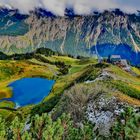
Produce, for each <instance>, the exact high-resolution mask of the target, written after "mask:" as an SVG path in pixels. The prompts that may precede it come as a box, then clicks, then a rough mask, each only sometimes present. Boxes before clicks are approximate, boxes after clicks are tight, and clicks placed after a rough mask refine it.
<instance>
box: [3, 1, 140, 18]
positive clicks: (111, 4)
mask: <svg viewBox="0 0 140 140" xmlns="http://www.w3.org/2000/svg"><path fill="white" fill-rule="evenodd" d="M0 4H1V5H7V6H8V5H10V6H11V7H14V8H17V9H19V10H20V11H21V12H22V13H28V12H29V11H31V10H33V9H34V8H36V7H42V8H45V9H47V10H49V11H51V12H53V13H54V14H56V15H61V16H62V15H64V11H65V8H66V7H67V6H70V7H73V8H74V11H75V12H76V13H77V14H90V13H91V12H92V11H93V10H99V11H103V10H107V9H114V8H120V9H121V10H123V11H125V12H129V13H132V12H136V11H137V10H140V0H0Z"/></svg>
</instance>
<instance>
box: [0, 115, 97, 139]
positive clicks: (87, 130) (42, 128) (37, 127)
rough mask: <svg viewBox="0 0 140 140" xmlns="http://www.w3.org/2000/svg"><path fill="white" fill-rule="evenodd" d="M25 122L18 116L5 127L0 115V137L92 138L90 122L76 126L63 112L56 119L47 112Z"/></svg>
mask: <svg viewBox="0 0 140 140" xmlns="http://www.w3.org/2000/svg"><path fill="white" fill-rule="evenodd" d="M27 123H28V124H27ZM27 123H26V122H25V120H24V121H22V122H21V120H20V118H18V117H16V118H15V119H14V120H13V121H12V123H11V125H10V126H9V127H7V125H8V124H6V122H5V120H4V119H2V118H1V117H0V139H2V140H7V139H11V140H16V139H18V140H31V139H37V140H46V139H47V140H62V139H65V140H73V139H75V140H85V139H86V140H90V139H93V138H94V137H93V133H92V129H93V128H92V125H91V124H89V123H87V122H85V123H84V124H83V126H82V127H80V126H78V125H77V126H76V125H75V124H74V122H73V121H72V120H71V118H70V115H66V114H63V115H62V116H61V117H59V118H57V120H52V118H51V116H50V115H48V114H42V116H39V115H35V116H34V117H32V118H31V120H30V122H27ZM27 126H29V127H27Z"/></svg>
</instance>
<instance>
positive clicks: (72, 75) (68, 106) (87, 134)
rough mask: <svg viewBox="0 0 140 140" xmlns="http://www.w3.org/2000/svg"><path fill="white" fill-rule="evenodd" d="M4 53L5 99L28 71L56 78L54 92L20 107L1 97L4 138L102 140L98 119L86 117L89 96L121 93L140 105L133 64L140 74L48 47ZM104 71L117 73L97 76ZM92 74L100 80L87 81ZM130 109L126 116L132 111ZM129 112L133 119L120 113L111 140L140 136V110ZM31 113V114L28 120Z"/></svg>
mask: <svg viewBox="0 0 140 140" xmlns="http://www.w3.org/2000/svg"><path fill="white" fill-rule="evenodd" d="M0 58H2V59H4V60H1V61H0V99H3V98H10V97H11V96H12V89H9V88H8V87H7V86H8V85H9V83H11V82H13V81H15V80H17V79H20V78H23V77H44V78H47V79H54V80H55V81H56V82H55V85H54V86H53V88H52V90H51V92H50V94H49V95H48V96H47V97H45V98H44V100H43V101H42V102H41V103H39V104H37V105H31V106H26V107H22V108H19V109H14V103H12V102H8V101H3V102H0V115H1V117H0V139H2V140H6V139H13V140H15V139H19V140H28V139H29V140H30V139H31V138H32V139H38V140H43V139H44V140H45V139H48V140H55V139H58V140H59V139H60V140H61V139H66V140H73V139H75V140H90V139H94V138H95V137H96V138H97V139H101V140H102V139H105V138H104V137H102V136H100V135H99V133H98V132H93V129H94V128H93V127H94V125H93V124H92V125H91V124H90V123H89V122H87V120H86V117H85V111H86V108H87V103H88V101H89V100H91V99H95V100H96V98H97V97H98V96H100V95H102V94H105V96H107V97H106V98H109V99H110V98H111V97H117V98H118V99H120V100H121V101H123V102H124V103H129V104H131V105H138V106H139V105H140V79H139V74H140V72H139V69H137V68H134V67H133V68H132V71H133V72H134V73H136V74H137V75H136V76H134V75H133V74H131V73H129V72H126V71H124V70H123V69H121V68H119V67H117V66H114V65H110V64H107V63H105V62H103V63H101V64H99V63H98V62H97V60H95V59H94V58H83V57H82V58H81V57H78V58H79V59H75V58H72V57H69V56H61V55H60V54H58V53H54V52H53V51H51V50H49V49H45V48H42V49H38V50H37V51H35V52H33V53H29V54H20V55H19V54H15V55H11V56H7V55H4V54H0ZM104 71H106V72H108V73H109V74H110V75H113V76H112V77H114V78H111V79H103V80H101V81H97V80H96V81H94V80H95V79H96V78H98V79H99V77H100V76H101V74H102V73H103V72H104ZM88 80H89V81H94V82H92V83H89V84H85V81H88ZM52 110H53V111H52ZM127 111H128V110H126V111H125V113H126V112H127ZM130 112H131V111H130ZM44 113H45V114H44ZM48 113H49V115H48ZM63 113H65V114H63ZM125 113H124V115H123V117H124V116H127V115H125ZM50 114H51V115H50ZM126 114H128V116H127V121H128V123H125V124H120V123H121V121H120V120H121V118H122V116H120V118H118V121H117V123H116V124H115V125H114V126H113V127H112V129H111V135H110V136H109V137H108V139H109V140H112V139H116V140H117V137H118V138H119V139H120V140H125V139H126V140H129V139H130V140H131V139H133V138H134V137H136V138H137V137H138V139H139V135H138V132H139V131H140V130H139V126H140V125H139V119H138V118H139V117H138V115H137V114H135V112H133V113H126ZM29 116H30V117H29ZM15 117H16V118H15ZM14 118H15V119H14ZM26 118H29V121H28V122H27V120H28V119H26ZM132 118H133V119H132ZM26 123H28V124H30V129H29V130H28V131H27V130H25V124H26ZM130 123H131V124H130ZM119 125H120V127H119ZM131 125H132V126H134V127H132V126H131ZM7 126H8V127H7ZM136 127H137V128H138V129H137V130H136V129H135V128H136ZM132 128H134V129H133V130H132ZM23 130H24V131H23ZM129 130H130V131H129ZM130 132H131V133H130ZM128 133H129V134H128ZM132 133H133V135H132V137H130V134H132ZM124 135H125V136H124Z"/></svg>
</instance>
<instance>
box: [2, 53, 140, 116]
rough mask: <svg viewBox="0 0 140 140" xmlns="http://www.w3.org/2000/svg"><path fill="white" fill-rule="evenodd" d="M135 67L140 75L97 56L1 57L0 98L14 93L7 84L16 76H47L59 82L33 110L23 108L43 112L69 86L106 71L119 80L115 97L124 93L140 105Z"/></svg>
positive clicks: (91, 79) (93, 78)
mask: <svg viewBox="0 0 140 140" xmlns="http://www.w3.org/2000/svg"><path fill="white" fill-rule="evenodd" d="M67 66H68V67H67ZM64 67H65V69H66V73H65V74H63V71H64ZM67 69H68V71H67ZM132 70H133V71H134V72H135V73H137V76H133V75H132V74H130V73H128V72H126V71H124V70H122V69H121V68H119V67H117V66H114V65H110V64H106V63H103V64H98V62H97V60H95V59H94V58H90V59H89V58H82V59H75V58H71V57H68V56H58V55H51V56H46V55H44V54H39V55H38V57H34V58H31V59H27V60H1V61H0V71H1V72H0V75H1V76H0V83H1V84H0V98H1V99H2V98H8V97H11V96H12V90H11V89H9V88H8V87H7V86H8V85H9V84H10V83H11V82H13V81H15V80H17V79H20V78H23V77H44V78H47V79H54V80H55V81H56V83H55V85H54V86H53V89H52V90H51V93H50V94H49V95H48V96H47V97H46V98H45V99H44V100H43V102H42V103H40V104H38V105H35V106H32V107H33V108H32V107H31V108H32V109H31V108H30V107H29V108H30V109H28V106H27V107H24V108H21V109H20V111H23V112H24V113H23V114H27V112H32V113H34V112H38V113H42V112H46V111H50V110H52V109H53V108H54V106H55V105H56V104H57V103H58V101H59V100H60V98H61V95H62V94H63V93H64V91H65V90H66V89H69V88H70V87H71V86H73V85H75V84H77V83H84V82H85V81H88V80H89V81H93V80H95V79H96V78H98V76H99V75H100V74H101V73H102V72H103V71H107V72H109V73H110V74H112V75H113V76H114V77H115V79H113V81H112V83H116V87H114V85H112V88H116V90H118V94H116V96H117V97H118V98H120V99H121V97H122V96H123V101H125V99H124V98H126V101H128V102H129V103H130V104H131V103H132V104H136V105H140V103H139V95H138V94H139V92H140V78H139V69H137V68H132ZM117 81H121V82H122V83H123V87H120V86H118V84H117ZM102 82H103V83H105V84H107V85H109V86H110V85H111V84H110V82H108V81H102ZM121 86H122V84H121ZM128 86H129V87H128ZM132 90H133V91H132ZM132 94H133V95H132ZM2 106H6V103H3V104H2ZM11 107H13V106H11ZM27 110H28V111H27ZM4 112H5V110H4Z"/></svg>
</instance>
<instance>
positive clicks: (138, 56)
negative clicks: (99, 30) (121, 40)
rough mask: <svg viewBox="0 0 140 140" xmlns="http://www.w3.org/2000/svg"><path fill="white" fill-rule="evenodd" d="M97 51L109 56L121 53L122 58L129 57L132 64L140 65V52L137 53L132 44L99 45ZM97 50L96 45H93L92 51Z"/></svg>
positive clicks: (101, 54)
mask: <svg viewBox="0 0 140 140" xmlns="http://www.w3.org/2000/svg"><path fill="white" fill-rule="evenodd" d="M96 48H97V52H98V54H99V55H100V56H101V57H108V56H109V55H120V56H121V57H122V59H127V60H128V61H129V62H130V63H131V64H132V65H140V53H136V52H135V51H134V50H133V49H132V48H131V47H130V46H128V45H126V44H119V45H113V44H103V45H97V46H96ZM93 51H95V46H93V47H92V49H91V52H93Z"/></svg>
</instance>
